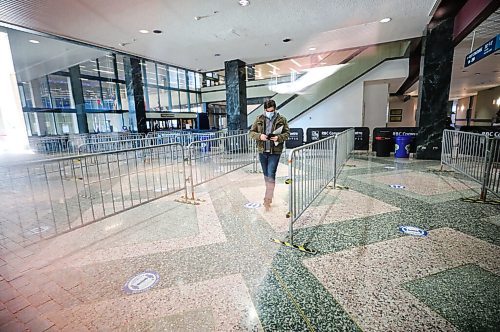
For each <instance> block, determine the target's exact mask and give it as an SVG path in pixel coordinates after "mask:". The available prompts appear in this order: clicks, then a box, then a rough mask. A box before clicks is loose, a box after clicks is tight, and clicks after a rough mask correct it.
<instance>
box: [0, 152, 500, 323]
mask: <svg viewBox="0 0 500 332" xmlns="http://www.w3.org/2000/svg"><path fill="white" fill-rule="evenodd" d="M250 170H251V167H246V168H243V169H240V170H238V171H235V172H233V173H230V174H227V175H225V176H223V177H220V178H218V179H217V180H214V181H210V182H208V183H206V184H204V185H202V186H200V187H199V188H197V190H196V192H197V198H199V199H200V200H201V202H200V204H199V205H188V204H182V203H179V202H177V201H176V199H177V198H179V195H180V194H172V195H169V196H166V197H164V198H160V199H158V200H155V201H153V202H151V203H148V204H144V205H141V206H139V207H136V208H133V209H131V210H128V211H125V212H122V213H119V214H117V215H114V216H112V217H109V218H106V219H104V220H101V221H98V222H96V223H93V224H91V225H88V226H85V227H83V228H79V229H76V230H74V231H71V232H69V233H65V234H61V235H59V236H57V237H55V238H52V239H49V240H45V241H42V242H38V243H35V244H32V245H30V246H28V247H21V246H18V245H15V243H13V242H9V240H8V239H2V240H1V241H0V331H24V330H31V331H46V330H48V331H98V330H99V331H101V330H102V331H109V330H118V331H498V330H499V327H500V206H496V205H491V204H487V205H483V204H478V203H471V202H466V201H463V200H462V198H467V197H477V196H478V190H479V187H478V185H477V184H476V183H474V182H471V181H470V180H468V179H467V178H465V177H463V176H461V175H459V174H457V173H454V172H450V171H449V170H446V172H438V170H439V163H438V162H435V161H413V160H405V161H401V160H397V161H395V160H394V159H393V158H376V157H372V156H370V155H366V154H357V155H354V156H353V157H352V158H351V159H350V160H349V161H348V162H347V164H346V166H345V167H344V169H343V171H342V174H341V178H340V179H339V181H338V183H339V184H341V185H343V186H346V187H348V188H349V189H348V190H338V189H333V188H331V187H329V188H327V189H325V190H324V192H323V193H322V194H321V195H320V196H319V197H318V198H317V199H316V200H315V201H314V202H313V204H312V205H311V206H310V207H309V208H308V210H307V211H306V212H305V213H304V214H303V215H302V217H301V218H300V219H299V220H298V221H297V222H296V224H295V225H294V228H295V232H294V240H295V242H296V243H298V244H302V243H307V246H308V247H310V248H313V249H314V250H316V251H317V254H316V255H311V254H306V253H303V252H300V251H298V250H292V249H289V248H287V247H284V246H281V245H279V244H276V243H274V242H272V241H271V238H279V239H282V240H284V239H286V237H287V230H288V220H287V219H286V217H285V215H286V213H287V210H288V208H287V207H288V195H287V193H288V188H287V185H286V184H285V183H284V181H285V180H286V179H287V167H286V165H285V164H281V165H280V166H279V169H278V174H277V181H278V183H277V186H276V192H275V199H274V201H273V206H272V208H271V210H270V211H265V210H264V208H263V207H262V206H261V205H259V204H250V205H249V204H248V203H262V202H261V199H262V196H263V193H264V189H265V188H264V181H263V178H262V174H259V173H257V174H255V173H252V172H251V171H250ZM391 185H398V186H391ZM400 226H415V227H419V228H420V229H423V230H425V231H426V232H427V234H426V235H425V236H412V235H406V234H403V233H401V232H400ZM137 275H139V276H137ZM134 276H137V277H136V278H134ZM146 286H149V288H148V287H146Z"/></svg>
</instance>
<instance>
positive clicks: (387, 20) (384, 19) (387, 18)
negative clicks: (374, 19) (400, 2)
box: [379, 17, 392, 23]
mask: <svg viewBox="0 0 500 332" xmlns="http://www.w3.org/2000/svg"><path fill="white" fill-rule="evenodd" d="M390 21H392V18H390V17H386V18H383V19H381V20H380V21H379V22H380V23H387V22H390Z"/></svg>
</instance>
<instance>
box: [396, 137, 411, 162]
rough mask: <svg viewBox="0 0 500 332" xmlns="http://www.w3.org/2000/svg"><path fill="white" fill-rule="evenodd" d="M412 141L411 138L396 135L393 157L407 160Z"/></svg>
mask: <svg viewBox="0 0 500 332" xmlns="http://www.w3.org/2000/svg"><path fill="white" fill-rule="evenodd" d="M412 140H413V136H409V135H398V136H395V137H394V142H395V143H396V144H395V146H394V157H396V158H409V157H410V146H411V142H412Z"/></svg>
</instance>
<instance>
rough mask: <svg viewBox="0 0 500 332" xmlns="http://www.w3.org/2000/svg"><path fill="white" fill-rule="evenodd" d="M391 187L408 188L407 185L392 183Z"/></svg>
mask: <svg viewBox="0 0 500 332" xmlns="http://www.w3.org/2000/svg"><path fill="white" fill-rule="evenodd" d="M390 187H391V188H394V189H404V188H406V187H405V186H403V185H400V184H391V185H390Z"/></svg>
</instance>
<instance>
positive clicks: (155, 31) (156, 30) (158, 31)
mask: <svg viewBox="0 0 500 332" xmlns="http://www.w3.org/2000/svg"><path fill="white" fill-rule="evenodd" d="M162 32H163V31H161V30H158V29H155V30H153V33H156V34H160V33H162Z"/></svg>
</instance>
